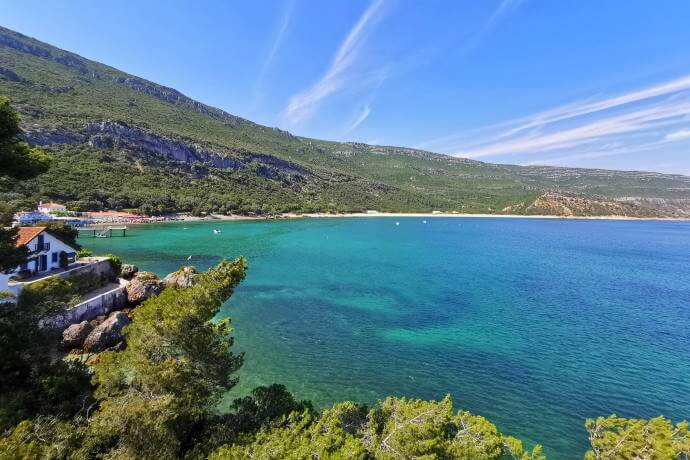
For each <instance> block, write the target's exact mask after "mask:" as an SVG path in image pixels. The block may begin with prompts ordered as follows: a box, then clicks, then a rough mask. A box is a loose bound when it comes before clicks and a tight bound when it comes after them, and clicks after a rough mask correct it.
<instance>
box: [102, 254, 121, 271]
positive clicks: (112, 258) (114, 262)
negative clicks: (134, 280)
mask: <svg viewBox="0 0 690 460" xmlns="http://www.w3.org/2000/svg"><path fill="white" fill-rule="evenodd" d="M105 257H107V258H108V261H109V262H110V267H111V268H112V269H113V274H114V275H115V276H120V271H122V261H121V260H120V258H119V257H118V256H116V255H114V254H106V255H105Z"/></svg>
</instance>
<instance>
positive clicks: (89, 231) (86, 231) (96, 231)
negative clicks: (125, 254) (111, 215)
mask: <svg viewBox="0 0 690 460" xmlns="http://www.w3.org/2000/svg"><path fill="white" fill-rule="evenodd" d="M77 230H79V236H91V237H93V238H112V237H113V236H122V237H125V236H127V226H126V225H123V226H120V227H114V226H112V225H108V226H107V227H101V228H95V227H94V228H79V229H77ZM113 230H114V231H115V233H114V234H113Z"/></svg>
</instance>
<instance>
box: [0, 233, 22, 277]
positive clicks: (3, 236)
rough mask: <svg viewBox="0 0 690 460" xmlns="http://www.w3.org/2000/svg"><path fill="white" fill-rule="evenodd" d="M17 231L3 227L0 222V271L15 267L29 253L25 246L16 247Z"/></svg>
mask: <svg viewBox="0 0 690 460" xmlns="http://www.w3.org/2000/svg"><path fill="white" fill-rule="evenodd" d="M17 232H18V230H17V229H16V228H5V227H3V226H2V225H1V224H0V272H3V271H5V270H12V269H14V268H16V267H17V266H19V264H21V263H22V262H24V261H25V260H26V258H27V257H28V255H29V250H28V249H27V247H26V246H22V247H20V248H18V247H16V242H17V238H18V237H19V235H18V233H17Z"/></svg>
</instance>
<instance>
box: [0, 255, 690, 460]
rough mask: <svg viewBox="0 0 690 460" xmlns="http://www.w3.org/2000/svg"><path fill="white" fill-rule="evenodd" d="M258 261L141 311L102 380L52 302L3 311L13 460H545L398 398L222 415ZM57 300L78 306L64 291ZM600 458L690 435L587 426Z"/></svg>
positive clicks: (434, 404) (632, 426) (631, 422)
mask: <svg viewBox="0 0 690 460" xmlns="http://www.w3.org/2000/svg"><path fill="white" fill-rule="evenodd" d="M245 274H246V263H245V261H244V259H242V258H239V259H237V260H235V261H232V262H228V261H223V262H221V263H219V264H218V265H216V266H214V267H212V268H210V269H209V270H208V271H206V272H204V273H200V274H198V275H197V276H196V277H195V282H194V284H193V285H192V286H189V287H174V286H173V287H168V288H166V289H165V290H163V291H162V292H161V293H160V294H159V295H158V296H153V297H151V298H149V299H148V300H146V301H144V302H143V303H142V304H141V305H139V306H138V307H136V309H135V310H134V320H133V322H132V323H131V324H130V325H129V326H127V327H126V328H125V331H124V332H125V335H126V340H127V346H126V348H125V349H124V350H120V351H105V352H103V353H101V354H100V355H98V357H97V359H95V360H93V361H92V362H91V365H90V368H89V367H87V366H86V365H84V364H83V363H82V362H81V361H79V360H63V359H56V357H55V351H54V350H55V337H54V336H51V335H50V334H48V333H46V332H45V331H42V330H40V329H38V328H37V327H36V323H37V321H38V318H39V317H41V316H42V315H43V314H45V312H46V310H47V309H49V308H52V302H48V303H47V304H46V302H44V301H43V300H38V301H35V302H34V301H31V302H27V301H23V302H22V303H21V306H20V307H18V308H13V309H9V310H5V309H4V310H2V314H1V315H0V343H2V344H3V350H4V360H3V361H2V364H0V365H1V366H2V369H0V371H1V372H0V395H1V396H0V408H1V409H0V432H2V433H4V434H3V435H2V436H1V437H0V457H2V458H50V459H81V458H83V459H86V458H143V459H149V458H150V459H153V458H211V459H216V460H219V459H226V458H228V459H234V458H237V459H243V458H257V459H258V458H261V459H264V458H266V459H284V458H290V459H308V458H309V459H313V458H361V459H369V458H377V459H397V458H455V459H482V458H483V459H498V458H516V459H524V460H527V459H543V458H545V457H544V455H543V453H542V451H541V448H540V447H539V446H538V445H537V446H534V447H532V448H530V449H529V450H527V449H525V447H524V446H523V444H522V443H521V442H520V441H519V440H518V439H516V438H514V437H511V436H507V435H505V434H502V433H501V432H500V431H499V430H498V429H497V428H496V426H495V425H493V424H492V423H491V422H490V421H488V420H486V419H485V418H483V417H481V416H477V415H473V414H471V413H469V412H466V411H463V410H460V411H457V412H456V411H455V410H454V408H453V404H452V401H451V399H450V397H449V396H447V397H446V398H444V399H442V400H440V401H423V400H416V399H407V398H397V397H395V398H394V397H389V398H386V399H385V400H383V401H381V402H380V403H378V404H376V405H374V406H373V407H366V406H363V405H360V404H357V403H353V402H344V403H339V404H335V405H334V406H333V407H330V408H327V409H325V410H323V411H317V410H315V409H314V407H313V406H312V405H311V404H310V403H309V402H307V401H298V400H296V399H295V398H294V396H292V395H291V394H290V393H289V392H288V391H287V389H286V388H285V387H283V386H281V385H271V386H268V387H259V388H256V389H255V390H254V391H252V392H251V394H249V395H247V396H245V397H242V398H239V399H236V400H235V401H234V402H233V403H232V404H231V405H230V407H229V409H228V411H227V412H220V411H219V410H218V403H219V401H220V398H221V396H222V395H224V394H225V393H226V392H227V391H228V390H229V389H231V388H232V387H233V386H234V385H235V384H236V383H237V376H236V372H237V370H238V369H239V367H240V366H241V365H242V362H243V358H244V356H243V355H242V354H237V353H234V352H233V351H232V347H233V337H232V335H231V332H232V329H231V328H230V322H229V320H223V321H214V317H215V316H216V314H217V313H218V310H219V308H220V306H221V304H222V303H223V302H225V301H226V300H227V299H228V298H229V297H230V296H231V295H232V292H233V290H234V288H235V287H236V286H237V284H238V283H240V282H241V281H242V279H244V277H245ZM52 293H53V295H52V300H53V301H55V302H67V301H69V295H70V291H69V289H67V290H66V289H64V286H57V285H56V286H54V287H53V289H52ZM586 428H587V430H588V432H589V434H590V442H591V450H590V451H589V452H587V458H588V459H631V458H649V459H652V458H653V459H683V458H687V457H688V455H690V433H689V432H688V423H687V422H682V423H678V424H676V425H673V424H672V423H671V422H670V421H668V420H666V419H664V418H663V417H657V418H655V419H651V420H637V419H624V418H620V417H616V416H610V417H608V418H603V417H601V418H598V419H596V420H588V421H587V422H586Z"/></svg>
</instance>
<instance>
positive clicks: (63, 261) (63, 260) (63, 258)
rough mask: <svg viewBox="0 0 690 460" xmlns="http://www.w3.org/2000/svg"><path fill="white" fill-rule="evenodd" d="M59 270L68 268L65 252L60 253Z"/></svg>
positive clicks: (67, 258)
mask: <svg viewBox="0 0 690 460" xmlns="http://www.w3.org/2000/svg"><path fill="white" fill-rule="evenodd" d="M59 257H60V268H67V267H69V257H68V256H67V253H66V252H65V251H60V255H59Z"/></svg>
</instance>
